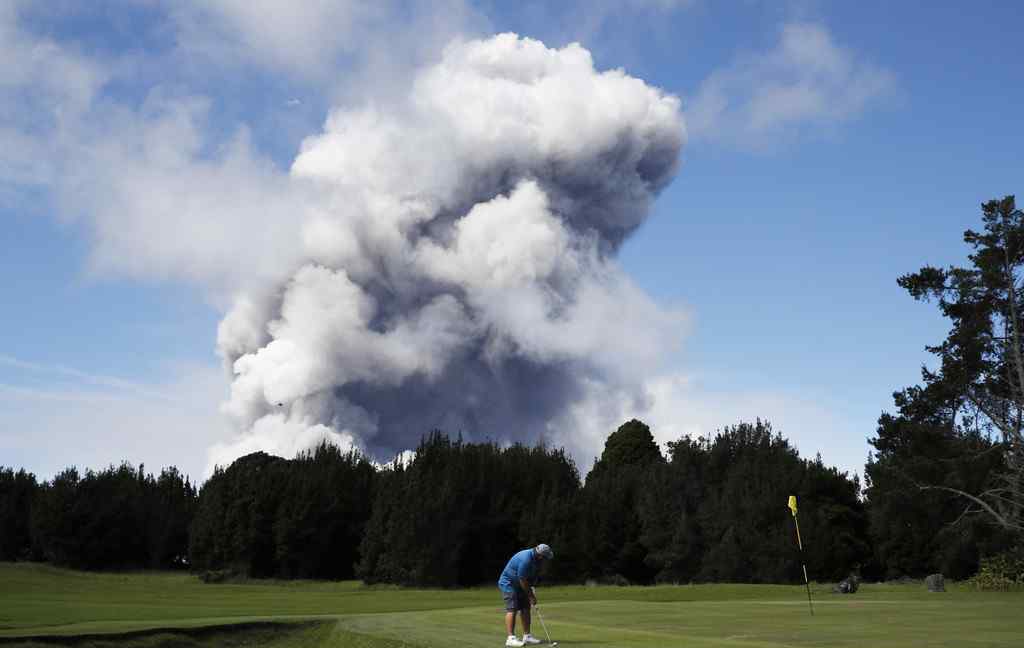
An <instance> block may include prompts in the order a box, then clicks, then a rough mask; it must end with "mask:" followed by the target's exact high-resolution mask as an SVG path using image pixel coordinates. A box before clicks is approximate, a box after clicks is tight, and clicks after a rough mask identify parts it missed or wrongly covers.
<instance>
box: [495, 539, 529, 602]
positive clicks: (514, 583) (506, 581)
mask: <svg viewBox="0 0 1024 648" xmlns="http://www.w3.org/2000/svg"><path fill="white" fill-rule="evenodd" d="M536 577H537V555H536V554H535V553H534V552H533V549H523V550H522V551H519V552H517V553H516V554H515V555H514V556H512V558H511V559H509V561H508V564H507V565H505V569H504V570H503V571H502V572H501V578H499V579H498V589H500V590H501V591H502V592H508V593H511V592H515V591H516V590H517V589H519V579H520V578H525V579H526V582H527V583H529V584H530V585H533V580H534V579H535V578H536Z"/></svg>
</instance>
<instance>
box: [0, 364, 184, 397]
mask: <svg viewBox="0 0 1024 648" xmlns="http://www.w3.org/2000/svg"><path fill="white" fill-rule="evenodd" d="M0 366H6V367H10V368H14V369H21V370H24V371H27V372H31V373H35V374H48V375H50V376H56V377H61V378H65V379H70V380H72V381H74V382H78V383H82V384H86V385H93V386H97V387H104V388H108V389H112V390H116V391H118V392H127V393H130V394H133V395H136V396H144V397H146V398H152V399H156V400H163V401H169V402H173V401H174V399H173V398H172V397H170V396H168V395H167V394H165V393H161V392H159V391H157V390H156V389H154V388H153V387H152V386H150V385H144V384H142V383H138V382H134V381H131V380H125V379H124V378H116V377H114V376H105V375H102V374H95V373H89V372H87V371H80V370H78V369H74V368H72V367H66V366H64V365H59V364H58V365H46V364H39V363H36V362H28V361H25V360H19V359H18V358H15V357H13V356H9V355H3V354H0ZM0 387H3V385H0ZM7 387H8V388H9V389H8V391H9V392H10V393H13V391H11V390H15V389H18V390H20V392H21V393H23V395H25V396H30V395H34V397H43V395H44V394H47V393H48V394H51V395H53V396H54V397H57V396H58V395H59V394H61V393H63V394H66V395H67V394H71V393H75V392H42V391H40V390H37V389H23V388H15V387H12V386H7ZM78 395H82V394H78ZM94 396H95V397H103V398H106V399H109V398H112V397H114V395H113V394H95V395H94Z"/></svg>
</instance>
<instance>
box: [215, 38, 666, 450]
mask: <svg viewBox="0 0 1024 648" xmlns="http://www.w3.org/2000/svg"><path fill="white" fill-rule="evenodd" d="M683 141H684V130H683V124H682V117H681V114H680V107H679V101H678V100H677V99H676V98H675V97H672V96H669V95H666V94H664V93H663V92H661V91H659V90H658V89H656V88H653V87H650V86H648V85H646V84H644V83H643V82H642V81H640V80H638V79H635V78H632V77H630V76H628V75H626V74H625V73H624V72H622V71H621V70H611V71H604V72H598V71H596V70H595V69H594V65H593V62H592V60H591V57H590V54H589V52H587V51H586V50H585V49H584V48H582V47H580V46H579V45H569V46H568V47H565V48H563V49H549V48H547V47H545V46H544V45H543V44H542V43H540V42H537V41H534V40H530V39H522V38H519V37H517V36H515V35H513V34H502V35H499V36H496V37H493V38H490V39H488V40H477V41H465V42H456V43H453V44H452V45H450V46H449V47H448V48H447V49H446V50H445V51H444V54H443V56H442V58H441V60H440V61H439V62H438V63H436V64H435V65H433V66H431V67H428V68H425V69H423V70H421V71H420V73H419V74H417V75H416V77H415V80H414V82H413V84H412V85H411V87H410V88H409V92H408V94H407V96H406V97H405V98H404V99H403V100H402V101H401V102H399V103H398V104H395V103H394V102H390V103H388V104H387V105H372V104H369V105H365V106H362V107H360V108H358V109H347V108H345V109H338V110H336V111H334V112H333V113H332V114H331V115H330V116H329V118H328V119H327V122H326V125H325V127H324V131H323V132H322V133H321V134H319V135H316V136H314V137H310V138H308V139H307V140H306V141H305V142H304V143H303V145H302V148H301V151H300V153H299V155H298V156H297V158H296V159H295V161H294V163H293V165H292V168H291V174H290V176H291V177H290V179H289V182H290V183H291V184H292V185H293V187H294V189H293V190H294V194H295V195H297V196H301V197H302V198H301V200H298V201H296V202H297V205H298V206H297V207H296V208H295V215H294V219H295V220H294V222H296V223H299V224H300V226H301V233H300V241H301V242H300V243H299V249H300V252H298V253H297V254H295V255H294V256H295V258H294V259H293V260H292V262H291V263H290V265H288V271H287V273H286V276H281V277H278V278H276V279H273V280H268V281H267V282H265V285H262V286H256V287H250V288H247V289H246V290H245V291H243V292H241V293H240V294H239V295H238V296H237V299H236V301H235V304H234V307H233V308H232V309H231V311H230V312H229V313H228V314H227V316H226V317H225V318H224V320H223V321H222V323H221V326H220V330H219V336H218V344H219V349H220V352H221V354H222V355H223V357H224V358H225V361H226V362H227V363H228V365H229V366H230V368H231V371H232V376H233V382H232V387H231V397H230V400H229V402H228V403H227V404H226V405H225V409H226V411H227V412H228V413H229V414H230V415H231V416H232V417H234V418H236V419H237V420H238V422H239V423H240V425H241V426H242V428H243V429H244V430H245V433H244V434H243V435H242V436H241V437H239V439H238V440H237V443H235V444H233V445H231V446H221V447H218V448H216V449H215V450H214V452H213V455H212V456H213V459H214V460H215V461H218V460H219V461H224V460H227V459H230V458H232V457H233V456H237V455H238V454H240V453H241V452H244V451H248V450H253V449H265V450H269V451H272V452H278V453H281V454H289V453H291V452H294V451H295V450H298V449H301V448H302V447H304V446H308V445H309V444H310V443H313V442H315V441H317V440H319V439H322V438H328V439H331V440H332V441H334V442H337V443H341V444H343V445H353V446H357V447H361V448H363V449H365V450H367V451H368V452H370V453H372V454H374V455H375V456H377V457H378V458H380V459H387V458H389V457H390V456H391V455H392V454H393V453H397V452H401V451H403V450H405V449H408V448H410V447H415V445H416V443H417V442H418V440H419V439H420V437H421V436H422V435H423V434H424V433H426V432H428V431H429V430H431V429H433V428H440V429H442V430H445V431H447V432H449V433H453V434H454V433H460V432H461V433H462V434H463V435H465V436H466V437H468V438H474V439H481V438H491V439H496V440H525V441H534V440H537V439H539V438H544V439H548V440H550V441H553V442H555V443H562V444H566V445H568V446H570V448H572V447H577V448H578V447H579V444H577V443H576V442H574V441H573V438H574V436H573V435H574V434H575V433H576V430H574V429H573V426H574V425H579V424H580V423H579V421H574V419H573V417H574V416H575V415H576V414H578V413H579V411H580V408H581V407H584V405H585V403H586V402H587V401H588V399H594V398H595V394H597V395H603V396H598V397H601V398H604V397H607V395H608V394H627V395H628V394H630V393H633V392H636V393H639V391H638V389H639V386H640V384H641V381H642V377H643V375H644V374H645V373H647V372H648V371H649V370H651V369H652V368H653V367H654V366H656V365H657V364H658V362H659V358H660V356H661V355H662V354H663V353H664V352H665V351H666V349H667V348H669V347H671V346H672V345H673V342H674V339H675V337H676V335H677V333H678V329H677V325H678V324H679V315H678V314H677V313H673V312H667V311H665V310H663V309H661V308H659V307H658V306H657V305H655V304H654V303H653V302H652V301H651V300H650V299H649V298H648V297H647V296H646V295H645V294H644V293H643V292H642V291H640V290H639V289H638V288H637V287H636V286H635V285H634V284H633V283H631V281H630V280H629V279H628V277H626V276H625V275H624V273H623V272H622V271H621V270H620V268H619V267H618V265H617V264H616V262H615V260H614V257H615V254H616V252H617V250H618V249H619V247H620V246H621V244H622V243H623V241H624V240H625V238H626V237H628V236H629V235H630V233H631V232H633V231H634V230H635V229H636V228H637V227H638V226H639V225H640V224H641V223H642V222H643V220H644V218H645V217H646V214H647V213H648V209H649V205H650V202H651V200H652V199H653V198H654V197H655V196H656V195H657V193H658V192H659V191H660V190H661V189H662V188H663V187H664V186H665V185H666V183H668V182H669V181H670V180H671V178H672V176H673V174H674V172H675V169H676V167H677V161H678V157H679V152H680V149H681V147H682V145H683ZM282 245H285V243H284V242H282Z"/></svg>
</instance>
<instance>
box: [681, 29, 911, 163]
mask: <svg viewBox="0 0 1024 648" xmlns="http://www.w3.org/2000/svg"><path fill="white" fill-rule="evenodd" d="M895 89H896V77H895V75H894V74H893V73H892V72H890V71H889V70H886V69H884V68H881V67H878V66H875V65H873V64H871V63H869V62H867V61H865V60H864V59H863V57H862V56H861V55H860V54H858V53H856V52H854V51H853V50H851V49H848V48H846V47H843V46H841V45H839V44H837V43H836V42H835V41H834V39H833V37H832V34H831V33H830V32H829V30H828V29H827V28H826V27H824V26H823V25H818V24H811V23H789V24H787V25H785V26H783V28H782V33H781V35H780V40H779V43H778V45H777V46H776V47H775V48H774V49H773V50H771V51H769V52H764V53H759V54H749V55H746V56H743V57H741V58H739V59H737V60H736V61H735V62H734V63H733V64H732V65H730V66H728V67H726V68H723V69H720V70H717V71H715V72H713V73H712V74H711V75H710V76H709V77H708V78H707V79H705V80H704V82H703V83H702V84H701V86H700V88H699V89H698V92H697V94H696V96H695V97H694V98H693V100H692V101H690V102H688V103H687V105H686V110H685V112H686V116H687V122H688V125H689V127H690V133H691V134H692V135H693V137H694V138H696V139H708V140H716V141H724V142H727V143H730V144H733V145H737V146H741V147H753V148H757V147H760V146H764V145H768V144H771V143H774V142H776V141H778V140H779V139H781V138H784V137H787V136H792V135H794V134H799V133H800V132H803V131H805V130H808V129H822V128H827V127H830V126H832V125H835V124H838V123H842V122H845V121H848V120H850V119H854V118H856V117H858V116H860V115H861V114H863V113H864V112H865V111H866V110H867V109H868V108H869V107H870V106H871V105H873V104H877V103H879V102H880V101H881V100H882V99H884V98H885V97H887V96H889V95H891V94H892V93H893V92H894V91H895Z"/></svg>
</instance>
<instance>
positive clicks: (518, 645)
mask: <svg viewBox="0 0 1024 648" xmlns="http://www.w3.org/2000/svg"><path fill="white" fill-rule="evenodd" d="M525 645H526V644H524V643H523V642H522V641H519V640H518V639H516V636H515V635H509V636H508V639H506V640H505V646H507V648H522V647H523V646H525Z"/></svg>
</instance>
